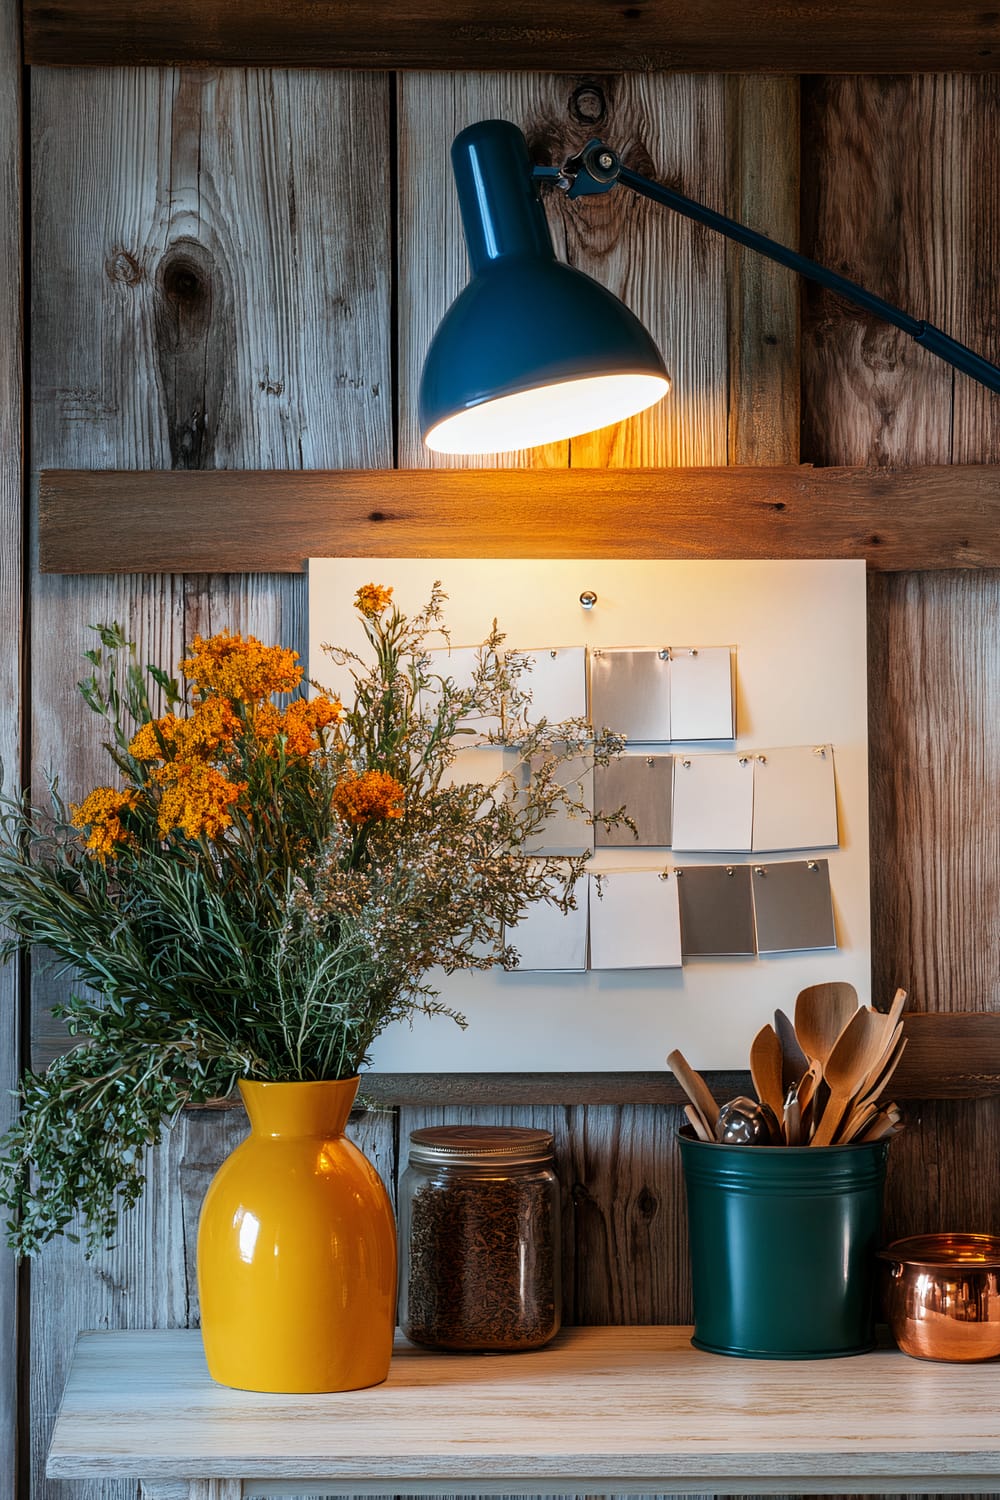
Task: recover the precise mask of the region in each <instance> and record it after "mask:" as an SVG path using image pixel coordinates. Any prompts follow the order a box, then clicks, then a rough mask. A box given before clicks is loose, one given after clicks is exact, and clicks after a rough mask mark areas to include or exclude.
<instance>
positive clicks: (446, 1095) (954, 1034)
mask: <svg viewBox="0 0 1000 1500" xmlns="http://www.w3.org/2000/svg"><path fill="white" fill-rule="evenodd" d="M905 1032H906V1038H907V1045H906V1048H905V1050H904V1053H903V1058H902V1061H901V1062H900V1065H899V1067H898V1069H897V1070H896V1073H895V1075H894V1076H893V1079H892V1082H891V1085H890V1087H889V1090H888V1092H889V1094H891V1096H892V1098H893V1099H897V1100H911V1101H917V1100H921V1101H923V1100H930V1099H977V1098H985V1097H987V1096H989V1095H993V1094H1000V1011H959V1012H954V1013H946V1012H942V1013H940V1014H939V1013H936V1012H934V1013H932V1012H929V1011H914V1012H913V1013H912V1014H910V1015H908V1016H907V1017H906V1020H905ZM705 1078H706V1079H707V1080H708V1083H709V1086H710V1087H711V1090H712V1093H713V1094H714V1095H715V1097H716V1099H718V1100H720V1101H721V1100H724V1099H734V1098H736V1096H737V1095H739V1094H748V1093H751V1092H752V1086H751V1083H750V1074H749V1073H741V1072H716V1071H706V1073H705ZM360 1097H361V1099H362V1101H364V1102H365V1103H367V1104H372V1105H376V1106H381V1107H384V1108H389V1107H393V1106H396V1105H418V1106H423V1105H428V1106H431V1105H455V1106H459V1105H461V1106H487V1107H488V1106H491V1105H495V1106H497V1107H498V1108H499V1107H500V1106H502V1105H505V1104H674V1105H679V1104H684V1103H685V1102H686V1099H687V1096H686V1094H685V1093H684V1092H683V1090H682V1089H681V1087H680V1085H679V1084H678V1083H677V1082H676V1080H675V1078H674V1076H673V1074H672V1073H667V1072H663V1071H662V1070H660V1071H657V1072H648V1073H366V1074H364V1075H363V1077H362V1079H361V1093H360ZM238 1105H239V1100H238V1099H236V1098H235V1097H234V1098H233V1099H227V1100H214V1101H213V1102H212V1103H211V1104H210V1105H205V1106H200V1107H202V1108H209V1109H219V1108H230V1107H236V1106H238Z"/></svg>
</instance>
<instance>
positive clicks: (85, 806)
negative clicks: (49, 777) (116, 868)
mask: <svg viewBox="0 0 1000 1500" xmlns="http://www.w3.org/2000/svg"><path fill="white" fill-rule="evenodd" d="M138 801H139V793H138V792H135V791H124V792H123V791H119V790H116V788H115V787H112V786H99V787H95V789H94V790H93V791H92V792H91V793H90V795H89V796H88V797H85V798H84V799H83V801H82V802H80V803H71V804H70V812H71V813H72V815H73V827H74V828H89V829H90V834H89V836H88V838H87V841H86V844H85V846H84V847H85V848H87V849H89V850H90V855H91V858H92V859H99V860H100V861H101V863H102V864H103V863H104V862H105V860H106V859H107V857H108V855H109V854H111V855H113V854H114V853H115V852H116V851H117V850H118V849H119V848H121V846H122V845H123V844H126V843H127V842H128V838H129V834H128V830H127V828H126V827H125V825H124V824H123V823H122V820H121V815H122V813H123V812H128V810H129V809H130V808H133V807H135V806H136V804H137V803H138Z"/></svg>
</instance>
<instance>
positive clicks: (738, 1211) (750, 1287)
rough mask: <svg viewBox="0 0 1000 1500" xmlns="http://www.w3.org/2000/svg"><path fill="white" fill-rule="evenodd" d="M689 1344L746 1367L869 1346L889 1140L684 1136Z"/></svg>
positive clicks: (829, 1356) (853, 1351)
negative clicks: (749, 1142)
mask: <svg viewBox="0 0 1000 1500" xmlns="http://www.w3.org/2000/svg"><path fill="white" fill-rule="evenodd" d="M679 1139H680V1148H681V1161H682V1163H683V1167H684V1181H685V1185H686V1187H687V1202H688V1232H689V1241H690V1246H691V1276H692V1281H693V1289H694V1317H695V1325H694V1338H693V1339H692V1343H694V1344H696V1345H697V1347H698V1348H699V1349H708V1350H711V1351H712V1352H713V1353H716V1354H737V1355H741V1356H743V1357H744V1358H747V1359H832V1358H834V1357H836V1356H837V1355H842V1354H863V1353H864V1352H865V1350H867V1349H871V1348H872V1347H873V1345H874V1342H875V1288H876V1266H877V1262H876V1259H875V1251H876V1249H877V1248H878V1244H879V1225H880V1221H881V1217H882V1189H883V1185H884V1182H885V1167H886V1158H887V1156H888V1150H889V1142H888V1141H870V1142H868V1143H867V1144H863V1145H849V1146H815V1147H813V1146H791V1147H789V1146H723V1145H715V1144H714V1143H711V1142H708V1141H699V1140H696V1139H694V1137H691V1138H690V1139H689V1138H688V1137H687V1135H686V1134H685V1132H684V1131H682V1132H681V1134H680V1137H679Z"/></svg>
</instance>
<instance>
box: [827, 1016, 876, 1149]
mask: <svg viewBox="0 0 1000 1500" xmlns="http://www.w3.org/2000/svg"><path fill="white" fill-rule="evenodd" d="M883 1022H884V1018H883V1017H882V1016H880V1015H878V1014H877V1012H875V1011H871V1010H869V1009H868V1008H867V1006H866V1007H865V1008H864V1009H862V1010H858V1011H855V1013H854V1015H853V1016H852V1017H851V1019H850V1020H849V1021H848V1023H847V1025H846V1026H845V1027H844V1030H843V1031H842V1032H841V1034H840V1036H839V1037H838V1038H837V1041H836V1042H835V1043H834V1047H833V1051H832V1052H831V1053H830V1055H829V1057H828V1058H827V1060H826V1067H825V1069H824V1072H825V1074H826V1081H827V1083H828V1084H829V1085H830V1098H829V1100H828V1101H827V1105H826V1108H825V1109H824V1111H823V1115H822V1118H821V1119H820V1122H819V1124H818V1126H817V1127H816V1130H815V1133H814V1134H813V1138H812V1141H811V1143H810V1144H811V1145H813V1146H829V1145H830V1144H831V1142H832V1141H833V1138H834V1136H835V1135H836V1133H837V1126H838V1125H839V1124H840V1122H841V1120H842V1119H843V1117H844V1113H845V1111H846V1110H847V1108H848V1106H849V1105H850V1103H851V1100H852V1099H853V1098H854V1097H855V1095H856V1094H858V1093H859V1092H860V1091H861V1089H862V1088H863V1087H864V1084H865V1080H866V1079H867V1078H868V1077H869V1075H870V1073H871V1071H872V1068H873V1067H874V1066H875V1065H876V1063H877V1062H878V1059H879V1058H880V1057H881V1055H882V1053H883V1051H884V1050H885V1031H884V1025H883Z"/></svg>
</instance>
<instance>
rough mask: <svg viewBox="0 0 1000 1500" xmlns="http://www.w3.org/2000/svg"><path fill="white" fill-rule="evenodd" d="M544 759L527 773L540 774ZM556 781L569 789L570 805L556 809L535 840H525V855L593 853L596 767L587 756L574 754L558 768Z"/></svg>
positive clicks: (555, 773) (539, 759)
mask: <svg viewBox="0 0 1000 1500" xmlns="http://www.w3.org/2000/svg"><path fill="white" fill-rule="evenodd" d="M543 760H544V757H540V756H535V757H533V759H532V762H531V766H530V768H529V769H528V774H530V775H532V776H535V775H537V774H538V766H539V764H541V763H542V762H543ZM553 778H554V780H555V781H557V782H558V783H559V785H560V786H563V787H565V788H566V794H567V797H568V798H569V801H570V802H571V803H576V804H578V806H574V807H567V806H566V805H565V804H564V805H562V806H557V807H556V808H555V810H554V811H553V813H552V816H551V817H550V818H549V819H548V821H547V822H546V823H545V826H544V827H543V828H542V829H540V830H539V832H538V833H537V834H536V835H535V837H534V838H527V839H525V841H524V846H523V847H524V853H525V854H590V853H591V852H592V850H593V848H594V825H593V822H592V821H591V820H592V818H593V813H594V768H593V766H591V765H590V764H589V762H588V761H587V760H586V758H585V757H584V756H580V755H574V756H571V757H570V758H569V759H568V760H565V761H563V762H562V763H561V764H560V765H558V766H556V767H555V769H554V772H553Z"/></svg>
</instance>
